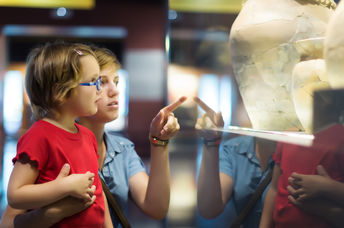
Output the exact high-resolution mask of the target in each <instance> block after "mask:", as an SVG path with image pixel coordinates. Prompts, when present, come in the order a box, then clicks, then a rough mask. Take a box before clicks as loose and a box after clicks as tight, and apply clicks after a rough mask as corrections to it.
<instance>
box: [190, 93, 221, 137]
mask: <svg viewBox="0 0 344 228" xmlns="http://www.w3.org/2000/svg"><path fill="white" fill-rule="evenodd" d="M194 101H195V102H196V103H197V104H198V105H199V106H200V107H201V108H202V109H203V110H204V111H205V114H203V115H202V116H201V117H200V118H198V119H197V122H196V125H195V128H196V129H197V130H199V134H200V136H201V137H202V138H204V139H206V140H215V139H218V138H221V136H222V133H221V132H219V131H211V130H209V129H210V128H223V126H224V122H223V118H222V114H221V112H218V113H216V112H215V111H214V110H212V109H211V108H210V107H209V106H208V105H206V104H205V103H204V102H203V101H202V100H201V99H199V98H198V97H194Z"/></svg>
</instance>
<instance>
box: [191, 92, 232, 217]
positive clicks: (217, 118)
mask: <svg viewBox="0 0 344 228" xmlns="http://www.w3.org/2000/svg"><path fill="white" fill-rule="evenodd" d="M194 101H195V102H196V103H197V104H198V105H199V106H200V107H201V108H202V109H203V110H204V111H205V114H203V115H202V116H201V117H200V118H198V119H197V122H196V125H195V128H196V129H197V130H198V133H199V134H200V136H201V137H202V138H203V140H208V141H209V140H212V141H214V140H220V139H221V137H222V134H221V133H220V132H216V131H210V130H209V128H218V127H219V128H222V127H223V126H224V122H223V118H222V114H221V113H220V112H219V113H216V112H215V111H214V110H212V109H211V108H210V107H209V106H208V105H206V104H205V103H204V102H203V101H202V100H201V99H199V98H198V97H195V98H194ZM233 185H234V180H233V178H232V177H230V176H228V175H226V174H224V173H220V172H219V145H218V143H213V144H212V145H206V144H205V145H203V153H202V163H201V167H200V171H199V176H198V184H197V206H198V209H199V212H200V214H201V216H203V217H205V218H215V217H216V216H217V215H219V214H220V213H221V212H222V211H223V209H224V208H225V206H226V204H227V202H228V201H229V199H230V198H231V195H232V192H233Z"/></svg>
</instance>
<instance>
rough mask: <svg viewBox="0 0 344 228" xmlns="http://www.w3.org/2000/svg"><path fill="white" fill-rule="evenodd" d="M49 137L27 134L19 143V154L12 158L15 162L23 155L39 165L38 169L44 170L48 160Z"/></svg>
mask: <svg viewBox="0 0 344 228" xmlns="http://www.w3.org/2000/svg"><path fill="white" fill-rule="evenodd" d="M47 140H48V139H47V138H46V137H44V136H42V135H36V134H30V133H29V134H25V135H24V136H22V137H21V138H20V139H19V141H18V144H17V154H16V156H15V157H14V158H13V159H12V162H13V164H15V163H16V162H17V161H18V160H20V158H22V156H23V155H27V158H28V159H29V160H30V161H32V162H34V163H35V164H36V165H37V169H38V170H42V169H43V168H44V166H45V164H46V162H47V160H48V153H47V150H48V142H47Z"/></svg>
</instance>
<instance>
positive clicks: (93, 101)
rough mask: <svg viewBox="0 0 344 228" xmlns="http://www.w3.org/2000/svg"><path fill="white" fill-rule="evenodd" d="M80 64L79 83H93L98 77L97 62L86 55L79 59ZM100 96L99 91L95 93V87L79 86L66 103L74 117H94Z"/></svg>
mask: <svg viewBox="0 0 344 228" xmlns="http://www.w3.org/2000/svg"><path fill="white" fill-rule="evenodd" d="M80 64H81V66H80V76H81V83H87V82H95V81H96V80H97V79H98V77H99V65H98V62H97V60H96V59H95V58H94V57H93V56H91V55H86V56H82V57H81V58H80ZM100 94H101V91H97V88H96V86H95V85H91V86H82V85H79V86H78V87H76V88H75V91H73V93H72V95H71V96H70V97H69V98H68V99H67V101H66V103H68V106H69V108H70V110H73V114H75V115H76V116H90V115H94V114H95V113H96V112H97V109H98V106H97V102H99V100H100Z"/></svg>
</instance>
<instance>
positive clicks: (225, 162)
mask: <svg viewBox="0 0 344 228" xmlns="http://www.w3.org/2000/svg"><path fill="white" fill-rule="evenodd" d="M219 153H220V154H219V170H220V172H221V173H225V174H227V175H228V176H230V177H233V176H234V167H233V161H234V157H233V155H234V152H233V146H232V145H228V144H224V145H223V146H222V148H220V152H219Z"/></svg>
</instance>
